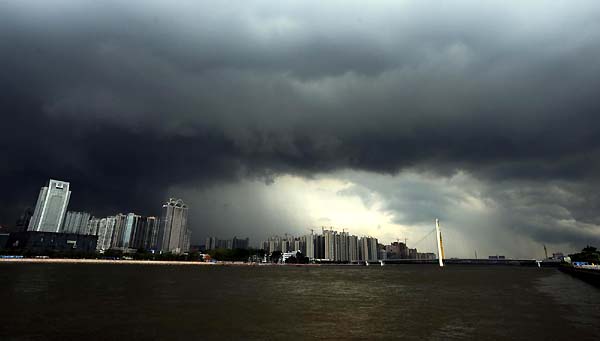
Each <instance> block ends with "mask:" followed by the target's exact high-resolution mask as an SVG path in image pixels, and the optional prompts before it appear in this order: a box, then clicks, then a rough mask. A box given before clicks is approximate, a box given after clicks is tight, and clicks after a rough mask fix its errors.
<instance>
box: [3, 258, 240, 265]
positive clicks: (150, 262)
mask: <svg viewBox="0 0 600 341" xmlns="http://www.w3.org/2000/svg"><path fill="white" fill-rule="evenodd" d="M0 263H53V264H56V263H78V264H147V265H218V264H219V263H210V262H192V261H164V260H133V259H73V258H7V259H0ZM240 264H244V263H240Z"/></svg>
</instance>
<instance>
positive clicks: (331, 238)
mask: <svg viewBox="0 0 600 341" xmlns="http://www.w3.org/2000/svg"><path fill="white" fill-rule="evenodd" d="M336 234H337V232H336V231H333V230H325V229H323V237H325V259H329V260H331V261H334V260H336V259H335V235H336Z"/></svg>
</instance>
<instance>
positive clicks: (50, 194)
mask: <svg viewBox="0 0 600 341" xmlns="http://www.w3.org/2000/svg"><path fill="white" fill-rule="evenodd" d="M70 196H71V191H69V183H68V182H64V181H59V180H52V179H50V183H49V184H48V187H42V189H40V195H39V196H38V200H37V204H36V205H35V211H34V212H33V217H31V221H30V222H29V227H28V228H27V230H28V231H42V232H59V231H60V228H61V226H62V223H63V219H64V217H65V212H66V211H67V205H68V204H69V197H70Z"/></svg>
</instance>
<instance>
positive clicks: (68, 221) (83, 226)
mask: <svg viewBox="0 0 600 341" xmlns="http://www.w3.org/2000/svg"><path fill="white" fill-rule="evenodd" d="M89 221H90V214H89V213H87V212H75V211H68V212H67V215H66V216H65V222H64V224H63V226H62V229H61V230H60V232H63V233H75V234H88V223H89Z"/></svg>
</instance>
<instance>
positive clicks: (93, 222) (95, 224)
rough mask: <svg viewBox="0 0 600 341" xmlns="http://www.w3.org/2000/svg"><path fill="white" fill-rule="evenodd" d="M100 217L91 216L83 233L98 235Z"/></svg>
mask: <svg viewBox="0 0 600 341" xmlns="http://www.w3.org/2000/svg"><path fill="white" fill-rule="evenodd" d="M100 220H102V219H100V218H96V217H92V218H91V219H90V221H89V222H88V225H87V231H85V232H86V233H83V234H87V235H91V236H97V235H98V230H99V229H100Z"/></svg>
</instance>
